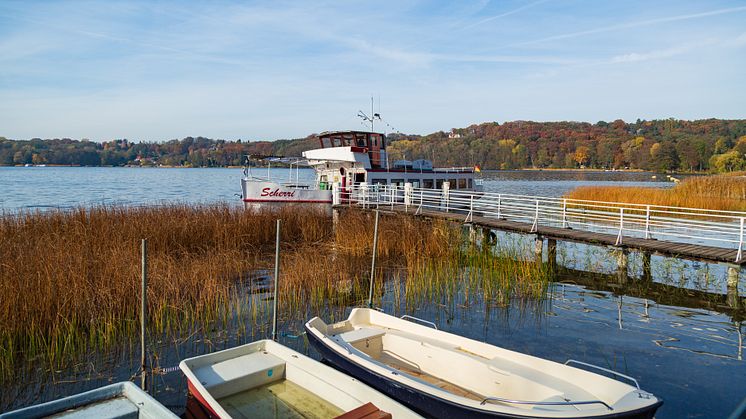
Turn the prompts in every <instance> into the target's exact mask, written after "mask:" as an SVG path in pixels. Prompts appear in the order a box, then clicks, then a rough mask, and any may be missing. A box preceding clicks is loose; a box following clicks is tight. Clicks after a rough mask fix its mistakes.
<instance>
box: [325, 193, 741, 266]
mask: <svg viewBox="0 0 746 419" xmlns="http://www.w3.org/2000/svg"><path fill="white" fill-rule="evenodd" d="M334 199H335V203H337V204H343V205H360V206H378V207H380V206H390V207H391V208H392V209H393V208H394V207H396V208H403V209H404V210H405V211H412V212H415V213H419V212H422V211H428V210H429V211H441V212H447V213H454V214H461V215H463V216H464V222H469V221H471V220H472V219H473V217H475V216H479V217H488V218H496V219H500V220H507V221H514V222H520V223H525V224H530V225H531V232H537V231H538V229H539V227H540V226H544V227H556V228H564V229H575V230H581V231H588V232H597V233H607V234H616V236H617V238H616V245H618V246H622V245H624V241H625V238H630V237H634V238H643V239H656V240H666V241H671V242H677V243H690V244H701V245H707V246H713V247H723V248H727V249H737V250H738V251H737V256H736V260H735V261H734V262H739V261H740V260H741V258H742V256H743V255H742V253H743V248H744V238H745V237H744V222H745V221H746V212H739V211H720V210H708V209H702V208H684V207H670V206H662V205H644V204H630V203H620V202H602V201H588V200H578V199H565V198H551V197H541V196H527V195H513V194H502V193H489V192H474V191H463V190H449V188H448V187H447V186H445V187H444V188H443V189H423V188H415V187H413V186H411V185H410V184H405V185H404V186H397V185H369V184H357V185H354V186H352V187H349V186H348V187H347V188H346V189H339V190H338V191H337V194H335V197H334Z"/></svg>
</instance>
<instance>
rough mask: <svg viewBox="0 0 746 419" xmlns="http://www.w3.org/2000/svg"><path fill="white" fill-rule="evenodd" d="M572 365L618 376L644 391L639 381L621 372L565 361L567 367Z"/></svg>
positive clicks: (574, 361)
mask: <svg viewBox="0 0 746 419" xmlns="http://www.w3.org/2000/svg"><path fill="white" fill-rule="evenodd" d="M570 364H578V365H583V366H585V367H588V368H595V369H597V370H600V371H603V372H607V373H609V374H612V375H616V376H618V377H622V378H626V379H627V380H629V381H632V382H633V383H635V387H637V389H638V390H642V389H641V388H640V384H639V383H638V382H637V380H636V379H635V378H633V377H630V376H629V375H625V374H622V373H620V372H616V371H614V370H610V369H608V368H604V367H599V366H598V365H593V364H589V363H587V362H582V361H576V360H574V359H568V360H567V361H565V365H570Z"/></svg>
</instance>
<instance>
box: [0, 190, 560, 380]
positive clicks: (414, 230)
mask: <svg viewBox="0 0 746 419" xmlns="http://www.w3.org/2000/svg"><path fill="white" fill-rule="evenodd" d="M277 218H280V219H281V220H282V223H283V224H282V249H283V250H282V258H281V274H280V277H281V281H280V287H281V289H280V295H281V299H282V306H283V311H284V312H286V313H291V314H290V315H292V313H303V312H309V311H310V312H318V311H320V310H323V309H325V308H329V307H331V306H338V305H341V306H349V305H356V304H362V303H363V302H364V301H365V299H366V298H367V295H368V285H369V275H370V252H371V244H372V241H373V214H371V213H364V212H361V211H355V210H347V211H343V212H342V213H341V214H340V215H339V218H338V221H337V228H336V231H335V229H334V227H333V223H332V221H331V219H330V218H329V217H327V216H326V215H324V214H322V213H318V212H313V211H308V210H302V209H286V210H283V211H279V212H278V211H273V212H247V211H245V210H244V209H242V208H238V207H234V206H230V205H227V204H215V205H204V206H186V205H176V206H164V207H148V208H136V207H95V208H90V209H77V210H74V211H52V212H47V213H24V214H15V215H8V216H5V217H2V218H0V261H2V263H1V264H0V296H1V297H0V381H4V380H7V379H8V378H10V377H12V376H13V373H14V370H15V369H16V368H17V367H18V365H19V363H26V364H28V363H34V364H35V365H41V366H43V368H44V369H47V370H50V371H53V370H57V369H61V368H64V366H65V363H66V361H67V360H68V359H70V357H72V356H75V355H76V354H80V353H85V351H90V350H97V349H101V348H106V347H108V346H110V345H114V344H117V343H118V342H121V339H123V338H126V337H130V338H132V337H134V336H136V331H137V330H138V319H139V317H138V316H139V302H140V300H139V299H140V240H141V239H142V238H147V239H148V266H149V268H148V269H149V280H148V313H149V325H150V326H149V327H150V329H151V333H155V334H163V333H174V334H175V335H178V334H179V333H180V332H191V331H192V330H194V328H195V327H194V326H195V325H206V324H210V323H214V322H217V321H221V320H225V319H228V318H229V317H233V316H247V313H248V317H250V319H252V320H253V322H254V323H256V322H257V321H263V320H261V319H266V314H267V313H268V312H269V310H270V305H269V304H268V303H267V302H266V299H261V298H260V299H257V298H249V299H245V297H242V296H241V295H242V293H243V295H244V296H245V293H246V292H247V287H248V286H247V284H248V283H249V282H250V281H251V277H252V276H255V274H256V272H259V271H262V270H266V269H268V268H270V267H271V266H272V263H273V262H272V261H273V255H274V239H275V219H277ZM378 255H379V257H380V259H379V260H380V264H379V265H378V267H377V270H376V278H378V280H377V283H376V287H377V289H376V294H375V298H376V299H380V296H381V295H382V288H383V286H385V284H384V281H382V280H383V279H384V278H386V277H387V276H390V275H391V272H400V276H401V279H402V280H401V281H400V283H401V288H397V289H396V290H395V294H396V296H397V297H396V298H397V300H398V299H399V298H400V297H401V300H402V301H405V302H406V303H407V304H408V303H410V302H423V301H434V302H436V303H438V304H446V305H447V304H449V303H451V304H452V303H453V302H454V301H455V300H458V301H460V302H461V303H460V304H468V303H469V302H470V301H473V300H474V299H476V298H478V299H479V301H481V302H484V303H487V304H489V305H492V306H505V305H506V304H508V303H509V300H510V299H511V298H512V297H514V296H519V297H526V298H541V297H542V296H543V294H544V293H545V291H546V288H547V285H548V283H549V281H548V275H546V273H545V271H544V267H543V266H541V264H536V263H535V262H533V261H529V260H522V258H521V257H520V255H519V254H518V253H510V252H508V251H505V250H500V249H495V248H492V247H488V246H485V247H483V248H482V247H479V246H478V245H477V243H472V242H469V240H468V234H465V233H464V232H463V231H462V229H461V227H460V226H458V225H456V224H449V223H448V222H445V221H436V220H424V219H416V218H413V217H407V216H401V215H391V214H386V215H382V216H381V222H380V227H379V246H378ZM379 284H381V285H379ZM267 291H268V289H267V288H266V287H265V288H264V289H260V290H255V289H253V288H252V289H251V290H248V292H250V293H256V292H267ZM457 294H458V297H457V298H456V297H455V296H456V295H457ZM257 319H259V320H257Z"/></svg>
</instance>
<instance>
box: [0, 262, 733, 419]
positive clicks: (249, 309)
mask: <svg viewBox="0 0 746 419" xmlns="http://www.w3.org/2000/svg"><path fill="white" fill-rule="evenodd" d="M360 263H361V264H367V263H368V261H367V260H366V259H364V258H363V259H361V260H360ZM382 264H383V266H384V267H385V275H384V276H385V281H384V284H383V286H379V287H377V288H376V301H377V302H379V303H380V306H381V308H382V309H383V310H385V311H386V312H388V313H391V314H395V315H402V314H411V315H415V316H417V317H420V318H425V319H429V320H432V321H434V322H436V323H437V324H438V326H439V327H440V328H441V329H443V330H446V331H450V332H453V333H457V334H460V335H463V336H466V337H469V338H473V339H478V340H482V341H486V342H489V343H491V344H495V345H499V346H502V347H505V348H507V349H512V350H517V351H521V352H525V353H529V354H532V355H536V356H541V357H544V358H548V359H552V360H555V361H559V362H564V361H565V360H567V359H570V358H573V359H579V360H582V361H586V362H590V363H594V364H598V365H601V366H604V367H607V368H611V369H614V370H617V371H619V372H621V373H624V374H628V375H630V376H633V377H635V378H637V379H638V380H640V382H641V385H642V386H643V387H644V388H645V389H647V390H650V391H652V392H653V393H655V394H657V395H660V396H662V397H663V398H664V400H666V404H665V405H664V406H663V408H662V409H661V410H660V411H659V414H658V415H657V417H659V418H679V417H687V416H706V417H722V416H725V415H727V414H728V413H729V412H730V411H731V410H732V409H733V408H735V405H736V404H737V402H738V400H740V399H741V398H742V397H743V394H742V393H743V389H746V364H745V363H744V362H743V345H744V342H743V330H742V319H743V311H742V307H743V305H742V304H740V303H739V305H737V306H733V305H729V304H728V301H727V299H728V295H727V294H725V293H717V292H714V291H712V290H711V289H710V288H712V287H711V285H710V284H708V285H707V286H705V287H703V288H704V289H695V288H694V287H695V285H696V282H695V283H692V284H687V287H685V288H681V287H678V286H677V285H680V284H678V283H667V282H665V281H664V282H658V280H657V279H656V280H641V279H638V278H635V277H630V278H627V280H625V281H621V282H620V281H619V280H618V277H617V276H616V274H614V273H611V274H605V273H593V272H584V271H581V270H576V269H570V268H564V267H561V266H560V267H557V268H556V270H555V273H554V274H555V275H556V278H555V282H554V283H552V284H551V285H550V286H549V287H548V288H547V290H546V293H545V295H544V297H543V298H537V297H535V296H523V297H521V296H516V295H512V296H506V297H504V298H496V297H495V296H493V295H492V294H484V293H480V292H478V291H479V289H478V288H477V287H475V286H474V285H473V283H470V282H469V281H470V280H469V278H468V276H463V275H453V276H451V277H450V279H451V280H450V282H449V283H450V286H445V287H444V288H439V289H438V290H433V289H430V288H427V287H418V286H412V285H411V284H407V278H408V273H407V272H406V271H405V270H403V269H402V268H401V267H399V266H397V265H396V264H395V263H394V264H387V263H386V261H385V260H384V261H382ZM364 269H365V268H363V267H361V271H362V270H364ZM462 274H463V272H462ZM237 283H238V284H239V285H240V287H238V289H239V290H240V291H241V292H239V293H237V294H236V296H235V301H233V302H232V303H231V304H232V306H231V307H232V310H231V313H232V314H231V316H230V317H228V318H219V319H218V320H217V321H216V322H215V323H214V324H204V325H203V324H195V325H194V327H192V328H187V329H183V330H179V331H178V332H176V331H172V332H167V333H164V334H162V335H159V336H151V337H150V342H151V343H150V345H149V346H150V363H151V364H153V365H155V366H157V367H158V369H157V370H156V373H155V374H153V375H152V376H151V378H150V381H149V382H150V384H149V385H150V392H151V394H154V395H155V397H156V398H157V399H158V400H160V401H161V402H163V403H164V404H166V405H167V406H168V407H170V408H171V409H173V410H174V411H177V412H179V413H182V412H184V409H185V408H186V407H187V399H186V382H185V380H184V378H183V377H182V375H181V373H180V372H179V371H178V370H176V369H174V368H173V367H175V366H176V365H178V362H179V361H180V360H181V359H183V358H186V357H190V356H194V355H198V354H202V353H207V352H212V351H216V350H221V349H226V348H229V347H233V346H235V345H240V344H244V343H248V342H251V341H253V340H256V339H261V338H266V337H268V335H269V333H270V321H269V313H270V312H271V310H269V307H270V304H271V301H270V300H269V298H270V295H271V277H270V276H269V270H260V271H256V272H254V273H252V275H249V276H248V277H246V278H243V279H238V280H237ZM443 285H446V282H444V283H443ZM435 291H438V292H439V294H435V293H434V292H435ZM485 295H487V296H489V298H485V297H484V296H485ZM366 297H367V295H365V293H353V294H352V295H351V296H350V298H352V300H353V301H351V302H350V301H349V300H348V301H347V302H343V301H328V302H327V303H326V304H323V305H321V306H314V305H313V304H310V303H309V304H304V305H300V306H298V305H294V306H293V308H292V309H290V308H287V307H285V308H282V307H281V313H282V315H281V318H280V331H281V336H280V341H281V343H283V344H285V345H288V346H290V347H292V348H294V349H296V350H298V351H300V352H302V353H306V354H309V355H311V356H313V357H317V354H315V353H314V352H311V351H310V349H309V348H308V345H307V341H306V340H305V338H304V337H303V333H302V332H303V323H304V322H305V321H306V320H307V319H308V318H310V317H312V316H315V315H320V316H322V317H323V318H326V319H330V320H331V321H336V320H339V319H342V318H346V317H347V315H348V313H349V310H350V309H351V308H352V307H353V306H356V305H362V304H363V303H364V301H365V299H366ZM741 300H742V299H739V301H741ZM138 356H139V355H138V343H137V341H136V340H135V341H133V340H129V339H123V340H122V341H120V342H119V343H117V344H116V345H114V347H113V348H111V350H109V351H105V352H91V353H88V354H85V355H84V356H81V358H80V360H79V362H77V363H74V364H72V365H71V366H70V367H69V368H67V369H65V370H62V371H48V370H46V369H45V368H44V367H38V364H36V365H33V366H30V368H29V369H27V370H25V371H26V372H25V375H23V376H22V377H20V379H19V380H16V381H15V382H13V383H10V384H9V385H8V386H7V388H3V389H2V391H0V393H2V405H0V409H2V410H6V409H8V408H12V407H19V406H25V405H28V404H31V403H37V402H41V401H45V400H51V399H54V398H58V397H61V396H64V395H68V394H73V393H76V392H81V391H84V390H87V389H91V388H95V387H99V386H102V385H105V384H107V383H109V382H112V381H119V380H124V379H133V378H134V376H135V374H136V373H137V370H138V363H139V360H138Z"/></svg>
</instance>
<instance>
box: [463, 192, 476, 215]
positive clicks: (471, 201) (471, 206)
mask: <svg viewBox="0 0 746 419" xmlns="http://www.w3.org/2000/svg"><path fill="white" fill-rule="evenodd" d="M473 219H474V195H472V194H469V214H468V215H467V216H466V220H464V221H471V220H473Z"/></svg>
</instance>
